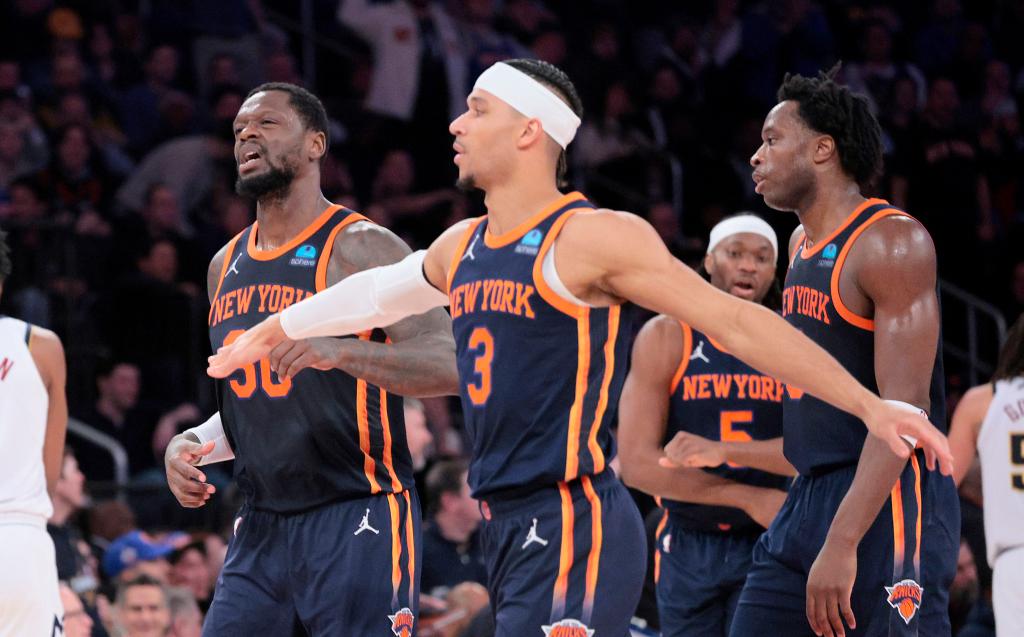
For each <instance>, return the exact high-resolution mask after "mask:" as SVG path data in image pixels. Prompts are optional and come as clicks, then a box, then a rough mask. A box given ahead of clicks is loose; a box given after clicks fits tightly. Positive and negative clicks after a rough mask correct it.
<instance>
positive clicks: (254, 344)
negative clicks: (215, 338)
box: [206, 314, 288, 378]
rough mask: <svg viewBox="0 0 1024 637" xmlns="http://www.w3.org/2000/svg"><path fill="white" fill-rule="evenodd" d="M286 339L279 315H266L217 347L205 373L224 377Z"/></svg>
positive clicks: (266, 353)
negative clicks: (231, 339) (229, 340)
mask: <svg viewBox="0 0 1024 637" xmlns="http://www.w3.org/2000/svg"><path fill="white" fill-rule="evenodd" d="M287 339H288V337H287V336H286V335H285V333H284V329H283V328H282V327H281V315H280V314H273V315H271V316H268V317H267V318H265V319H263V321H261V322H260V323H258V324H256V325H254V326H253V327H251V328H249V329H247V330H246V331H245V332H244V333H243V334H241V335H240V336H239V337H238V338H236V339H235V340H233V341H231V342H230V343H225V344H224V346H223V347H221V348H220V349H218V350H217V352H216V353H215V354H214V355H213V356H211V357H210V358H209V359H208V362H209V366H208V367H207V368H206V373H207V374H209V375H210V376H212V377H213V378H226V377H228V376H230V375H231V373H232V372H234V371H235V370H236V369H238V368H240V367H242V366H244V365H248V364H249V363H254V362H256V361H258V360H260V359H261V358H263V357H264V356H266V355H268V354H269V353H270V351H271V350H272V349H274V347H276V346H277V345H278V344H280V343H281V342H283V341H285V340H287Z"/></svg>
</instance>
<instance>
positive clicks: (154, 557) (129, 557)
mask: <svg viewBox="0 0 1024 637" xmlns="http://www.w3.org/2000/svg"><path fill="white" fill-rule="evenodd" d="M183 537H184V538H187V536H183V535H182V534H174V535H172V536H169V538H168V539H163V540H158V539H156V538H155V537H153V536H151V535H149V534H148V533H144V532H142V531H139V530H135V531H129V532H128V533H125V534H124V535H122V536H121V537H119V538H117V539H116V540H114V541H113V542H111V543H110V546H108V547H107V550H106V552H104V553H103V572H105V573H106V574H107V576H108V577H110V578H111V579H114V580H117V581H118V582H121V583H124V582H130V581H131V580H133V579H135V578H136V577H138V576H140V575H145V576H147V577H150V578H153V579H154V580H156V581H158V582H160V583H161V584H167V583H168V580H169V578H170V573H171V565H170V562H168V561H167V558H168V556H170V555H171V553H173V552H174V551H175V549H176V545H175V542H181V541H182V539H183Z"/></svg>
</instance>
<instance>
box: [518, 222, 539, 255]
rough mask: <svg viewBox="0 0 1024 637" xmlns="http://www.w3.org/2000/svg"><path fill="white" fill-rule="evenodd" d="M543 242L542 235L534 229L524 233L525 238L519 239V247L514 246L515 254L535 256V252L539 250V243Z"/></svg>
mask: <svg viewBox="0 0 1024 637" xmlns="http://www.w3.org/2000/svg"><path fill="white" fill-rule="evenodd" d="M543 240H544V233H543V232H541V231H540V230H537V229H536V228H534V229H533V230H530V231H529V232H527V233H526V236H525V237H523V238H522V239H520V241H519V245H517V246H516V254H529V255H531V256H536V254H537V251H538V250H539V249H540V243H541V241H543Z"/></svg>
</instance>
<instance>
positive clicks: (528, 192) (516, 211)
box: [484, 175, 562, 234]
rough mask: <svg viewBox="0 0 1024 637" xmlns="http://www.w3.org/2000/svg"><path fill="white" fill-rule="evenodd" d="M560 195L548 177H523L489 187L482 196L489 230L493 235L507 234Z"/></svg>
mask: <svg viewBox="0 0 1024 637" xmlns="http://www.w3.org/2000/svg"><path fill="white" fill-rule="evenodd" d="M561 196H562V192H561V191H560V190H559V189H558V185H557V184H556V183H555V180H554V179H553V178H552V177H551V176H548V177H547V178H537V177H535V176H532V175H531V176H522V177H516V178H512V179H507V180H505V181H504V182H503V183H502V184H500V185H498V186H488V188H487V191H486V195H485V196H484V205H485V206H486V207H487V223H488V226H489V228H488V230H489V231H491V232H493V234H503V233H505V232H508V231H509V230H512V229H513V228H515V227H516V226H518V225H519V224H520V223H522V222H523V221H526V220H527V219H529V218H530V217H532V216H533V215H535V214H537V213H538V212H540V211H541V210H542V209H543V208H544V207H545V206H547V205H548V204H550V203H551V202H553V201H555V200H556V199H558V198H559V197H561Z"/></svg>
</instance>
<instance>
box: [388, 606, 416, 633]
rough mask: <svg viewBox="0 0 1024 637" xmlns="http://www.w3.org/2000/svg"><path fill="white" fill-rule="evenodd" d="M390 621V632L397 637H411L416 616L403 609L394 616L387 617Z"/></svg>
mask: <svg viewBox="0 0 1024 637" xmlns="http://www.w3.org/2000/svg"><path fill="white" fill-rule="evenodd" d="M388 619H390V620H391V632H393V633H395V635H396V636H397V637H412V627H413V624H414V623H415V622H416V616H415V615H413V614H412V611H411V610H409V609H408V608H403V609H402V610H400V611H398V612H397V613H395V614H394V615H388Z"/></svg>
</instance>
